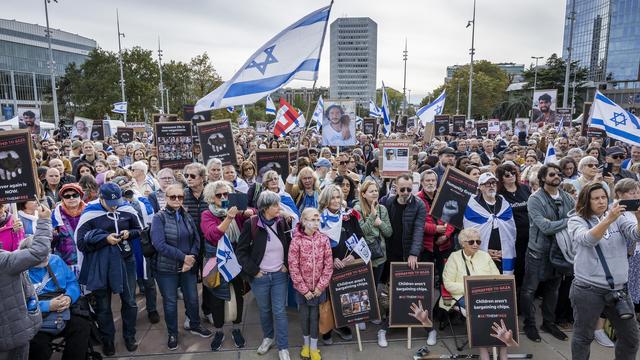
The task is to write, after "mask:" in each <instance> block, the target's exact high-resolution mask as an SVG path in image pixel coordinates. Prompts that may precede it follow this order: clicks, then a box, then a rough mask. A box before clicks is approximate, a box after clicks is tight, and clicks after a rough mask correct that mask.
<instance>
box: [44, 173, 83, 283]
mask: <svg viewBox="0 0 640 360" xmlns="http://www.w3.org/2000/svg"><path fill="white" fill-rule="evenodd" d="M83 197H84V191H82V188H81V187H80V185H78V184H76V183H70V184H65V185H63V186H62V188H61V189H60V199H61V201H60V202H59V203H58V205H56V207H55V209H53V215H52V216H51V219H52V221H51V225H52V227H53V240H51V247H52V248H53V253H54V254H56V255H58V256H60V257H61V258H62V260H64V262H65V263H66V264H67V265H68V266H69V267H70V268H71V269H72V270H73V272H74V273H75V274H76V276H77V275H78V273H79V272H80V269H79V268H78V249H77V247H76V240H75V237H74V236H75V232H76V228H77V227H78V221H79V220H80V215H81V214H82V211H83V210H84V208H85V206H86V203H85V202H84V201H82V198H83Z"/></svg>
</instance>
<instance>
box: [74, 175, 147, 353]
mask: <svg viewBox="0 0 640 360" xmlns="http://www.w3.org/2000/svg"><path fill="white" fill-rule="evenodd" d="M141 229H142V226H141V224H140V220H139V219H138V215H137V213H136V210H135V209H134V208H133V207H131V205H128V204H127V203H125V202H124V201H123V199H122V192H121V190H120V187H118V185H116V184H114V183H106V184H103V185H102V186H101V187H100V197H99V198H98V199H97V200H94V201H92V202H90V203H89V204H87V206H86V208H85V209H84V211H83V212H82V215H81V216H80V220H79V222H78V227H77V229H76V239H77V242H78V250H80V252H81V253H80V254H78V265H79V267H80V277H79V279H78V281H79V283H80V284H82V285H85V286H86V287H87V290H89V291H91V292H92V296H93V297H94V298H95V300H96V301H95V309H94V310H95V312H96V316H97V320H98V325H99V328H100V335H101V337H102V344H103V348H102V352H103V353H104V354H105V355H106V356H112V355H114V354H115V346H114V337H115V325H114V323H113V314H112V312H111V294H112V293H117V294H120V300H121V302H122V310H121V311H122V327H123V336H124V343H125V347H126V348H127V350H129V351H135V350H136V349H137V348H138V345H137V344H136V339H135V335H136V315H137V313H138V307H137V305H136V301H135V285H136V269H135V258H134V256H133V250H132V247H131V244H130V242H129V241H130V240H131V239H133V238H137V237H139V236H140V231H141Z"/></svg>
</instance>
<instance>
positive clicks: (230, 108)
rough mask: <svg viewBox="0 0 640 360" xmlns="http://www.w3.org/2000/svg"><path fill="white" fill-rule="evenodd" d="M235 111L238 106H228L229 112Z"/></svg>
mask: <svg viewBox="0 0 640 360" xmlns="http://www.w3.org/2000/svg"><path fill="white" fill-rule="evenodd" d="M234 111H236V108H234V107H233V106H227V112H228V113H232V112H234Z"/></svg>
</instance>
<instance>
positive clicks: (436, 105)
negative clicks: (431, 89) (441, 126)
mask: <svg viewBox="0 0 640 360" xmlns="http://www.w3.org/2000/svg"><path fill="white" fill-rule="evenodd" d="M446 99H447V91H446V90H443V91H442V94H440V96H438V98H437V99H435V100H433V101H432V102H431V103H430V104H427V105H425V106H423V107H421V108H420V109H418V111H416V115H417V116H418V118H420V124H421V125H422V126H425V125H426V124H427V123H432V122H433V118H434V117H435V116H436V115H440V114H442V111H443V110H444V101H445V100H446Z"/></svg>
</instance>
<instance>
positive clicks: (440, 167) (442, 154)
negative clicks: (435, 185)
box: [433, 146, 456, 182]
mask: <svg viewBox="0 0 640 360" xmlns="http://www.w3.org/2000/svg"><path fill="white" fill-rule="evenodd" d="M455 163H456V151H455V150H453V148H450V147H448V146H447V147H445V148H443V149H441V150H440V151H438V163H437V164H436V166H435V167H434V168H433V171H434V172H435V173H436V174H437V175H438V182H440V181H441V180H442V177H443V176H444V173H445V172H446V171H447V167H448V166H453V165H455Z"/></svg>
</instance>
